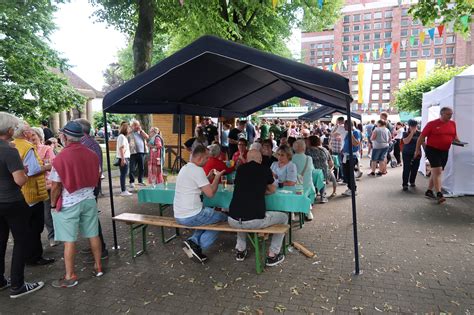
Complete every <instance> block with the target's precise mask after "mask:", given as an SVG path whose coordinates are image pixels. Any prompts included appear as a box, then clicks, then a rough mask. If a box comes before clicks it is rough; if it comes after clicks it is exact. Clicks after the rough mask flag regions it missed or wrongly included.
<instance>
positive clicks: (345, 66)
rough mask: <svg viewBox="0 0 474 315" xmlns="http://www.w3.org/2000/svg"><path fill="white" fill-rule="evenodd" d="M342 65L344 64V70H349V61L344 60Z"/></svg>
mask: <svg viewBox="0 0 474 315" xmlns="http://www.w3.org/2000/svg"><path fill="white" fill-rule="evenodd" d="M342 63H343V64H344V68H346V70H347V60H344V61H343V62H342Z"/></svg>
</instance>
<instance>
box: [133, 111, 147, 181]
mask: <svg viewBox="0 0 474 315" xmlns="http://www.w3.org/2000/svg"><path fill="white" fill-rule="evenodd" d="M148 138H149V136H148V134H147V133H146V132H145V131H143V129H142V127H141V126H140V122H139V121H138V120H134V121H132V133H131V134H130V135H129V136H128V143H129V144H130V171H129V174H128V176H129V179H130V188H135V176H134V173H135V169H137V173H138V185H140V186H145V183H144V182H143V174H144V172H145V155H146V153H147V146H146V142H147V140H148Z"/></svg>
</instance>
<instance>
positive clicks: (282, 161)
mask: <svg viewBox="0 0 474 315" xmlns="http://www.w3.org/2000/svg"><path fill="white" fill-rule="evenodd" d="M277 157H278V161H277V162H273V163H272V166H271V167H270V169H271V170H272V172H273V177H274V178H275V180H276V181H278V186H279V187H280V188H281V187H283V186H295V185H296V181H297V180H298V178H297V175H298V171H297V170H296V165H295V163H293V162H291V159H292V157H293V151H292V150H291V148H290V147H289V146H287V145H281V146H280V147H279V148H278V150H277Z"/></svg>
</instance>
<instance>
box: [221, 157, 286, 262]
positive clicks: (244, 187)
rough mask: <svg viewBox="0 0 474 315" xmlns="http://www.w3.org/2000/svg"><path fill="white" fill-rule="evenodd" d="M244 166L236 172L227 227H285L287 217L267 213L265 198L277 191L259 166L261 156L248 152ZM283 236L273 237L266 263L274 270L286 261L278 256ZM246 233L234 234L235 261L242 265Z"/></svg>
mask: <svg viewBox="0 0 474 315" xmlns="http://www.w3.org/2000/svg"><path fill="white" fill-rule="evenodd" d="M247 160H248V161H247V163H246V164H243V165H241V166H240V167H239V168H238V169H237V174H236V177H235V187H234V194H233V197H232V201H231V203H230V212H229V218H228V222H229V225H230V226H232V227H234V228H239V229H261V228H266V227H269V226H271V225H274V224H285V223H287V222H288V216H287V214H286V213H283V212H276V211H266V208H265V194H272V193H274V192H275V190H276V186H275V185H273V182H274V179H273V175H272V172H271V171H270V169H269V168H268V167H266V166H264V165H262V164H261V163H262V155H261V154H260V152H258V151H257V150H250V151H249V152H248V154H247ZM284 237H285V235H284V234H275V235H273V236H272V242H271V245H270V249H269V251H268V257H267V260H266V265H267V266H276V265H278V264H279V263H281V262H282V261H283V260H285V256H284V255H283V254H281V253H280V250H281V246H282V244H283V239H284ZM246 238H247V233H237V244H236V245H235V248H236V250H237V253H236V256H235V259H236V260H237V261H243V260H244V259H245V258H246V257H247V255H248V251H247V243H246Z"/></svg>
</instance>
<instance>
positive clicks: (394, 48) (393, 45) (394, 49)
mask: <svg viewBox="0 0 474 315" xmlns="http://www.w3.org/2000/svg"><path fill="white" fill-rule="evenodd" d="M399 45H400V43H399V42H393V43H392V48H393V53H394V54H396V53H397V50H398V46H399Z"/></svg>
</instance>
